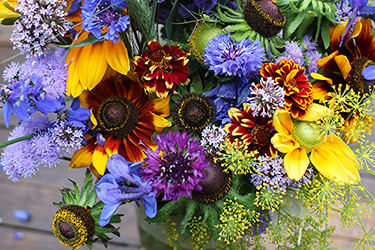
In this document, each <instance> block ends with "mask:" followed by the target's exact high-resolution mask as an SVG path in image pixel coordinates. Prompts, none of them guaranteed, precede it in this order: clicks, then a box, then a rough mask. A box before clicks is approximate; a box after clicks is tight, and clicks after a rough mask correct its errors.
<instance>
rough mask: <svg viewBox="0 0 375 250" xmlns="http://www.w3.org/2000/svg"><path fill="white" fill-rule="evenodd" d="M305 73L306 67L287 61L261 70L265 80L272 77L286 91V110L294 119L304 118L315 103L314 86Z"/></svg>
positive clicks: (264, 65)
mask: <svg viewBox="0 0 375 250" xmlns="http://www.w3.org/2000/svg"><path fill="white" fill-rule="evenodd" d="M304 73H305V68H304V67H301V66H300V65H298V64H296V63H295V62H293V60H286V59H282V60H281V61H280V62H279V63H278V64H274V63H264V64H263V65H262V69H261V70H260V74H261V75H262V76H263V77H264V78H266V79H267V78H268V77H272V79H274V80H275V82H277V83H278V84H279V85H280V87H282V88H283V89H284V92H285V98H284V100H285V106H284V109H285V110H287V111H290V113H291V115H292V117H293V118H301V117H303V116H304V115H305V114H306V113H307V111H308V110H309V107H310V106H311V105H312V103H313V89H312V85H311V83H309V81H308V78H307V77H306V75H305V74H304Z"/></svg>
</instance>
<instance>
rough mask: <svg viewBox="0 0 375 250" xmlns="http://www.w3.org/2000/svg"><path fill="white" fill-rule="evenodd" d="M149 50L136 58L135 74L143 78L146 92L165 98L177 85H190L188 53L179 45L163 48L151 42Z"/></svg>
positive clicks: (155, 42) (154, 41)
mask: <svg viewBox="0 0 375 250" xmlns="http://www.w3.org/2000/svg"><path fill="white" fill-rule="evenodd" d="M148 48H149V50H145V52H144V53H143V55H142V56H136V57H135V58H134V61H135V64H136V66H137V67H136V69H135V73H137V74H139V75H141V76H142V80H143V82H144V88H145V91H147V92H148V93H155V94H156V96H157V97H159V98H165V97H167V96H168V94H169V90H171V91H173V90H174V89H175V88H176V85H187V84H189V82H190V80H189V78H188V75H189V70H188V67H187V63H188V62H189V59H187V57H188V56H189V54H188V53H185V52H184V51H183V50H181V48H180V46H178V45H177V46H170V45H168V44H166V45H164V46H161V45H160V44H159V43H158V42H157V41H156V40H153V41H151V42H149V43H148Z"/></svg>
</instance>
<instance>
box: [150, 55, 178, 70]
mask: <svg viewBox="0 0 375 250" xmlns="http://www.w3.org/2000/svg"><path fill="white" fill-rule="evenodd" d="M171 59H172V57H171V56H167V55H166V53H165V51H164V50H156V51H154V52H152V54H151V55H150V61H151V65H153V66H156V67H158V68H160V69H162V70H163V71H167V72H172V69H173V68H172V66H171V65H170V64H169V62H170V61H171Z"/></svg>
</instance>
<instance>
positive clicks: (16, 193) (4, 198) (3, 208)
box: [0, 26, 375, 250]
mask: <svg viewBox="0 0 375 250" xmlns="http://www.w3.org/2000/svg"><path fill="white" fill-rule="evenodd" d="M12 30H13V27H12V26H10V27H4V26H1V28H0V72H1V74H2V72H3V70H4V68H5V67H6V66H7V65H8V64H9V63H10V62H11V61H14V62H22V61H24V57H23V56H21V55H19V53H18V52H17V51H13V49H12V45H11V43H10V41H9V37H10V35H11V33H12ZM0 83H3V80H2V78H0ZM17 121H18V120H17V119H12V120H11V124H10V127H9V128H6V126H5V124H4V119H3V116H2V115H0V143H3V142H5V141H7V139H8V136H9V135H10V132H11V131H12V129H13V128H14V126H15V125H16V123H17ZM0 151H2V150H1V149H0ZM68 167H69V163H68V162H66V161H63V162H62V163H61V164H60V165H59V166H58V167H56V168H44V167H41V168H40V169H39V172H38V173H37V174H36V175H35V176H33V177H32V178H29V179H22V180H21V181H20V182H18V183H13V182H12V181H11V180H10V179H8V178H7V176H6V175H5V173H4V172H3V171H1V170H0V250H8V249H22V250H60V249H61V250H66V249H68V247H65V246H64V245H62V244H61V243H60V242H59V241H58V239H57V238H55V236H54V235H53V232H52V225H51V223H52V221H53V217H54V214H55V213H56V211H57V208H56V207H55V206H54V205H53V204H52V203H53V202H59V201H60V200H61V194H60V192H59V188H62V187H63V186H64V187H68V188H71V187H72V185H71V183H70V182H69V181H68V178H69V179H72V180H75V181H76V182H77V183H78V184H79V185H80V186H82V183H83V178H84V173H85V169H72V170H69V171H68ZM361 177H362V183H363V185H364V186H365V187H366V188H368V189H369V190H370V192H371V193H372V194H375V188H374V185H373V183H374V180H375V177H371V176H370V175H369V174H366V173H361ZM136 209H137V207H136V205H134V204H133V205H129V204H128V205H126V206H121V207H120V209H119V210H118V212H119V213H122V214H124V216H123V217H122V222H121V224H119V226H120V228H121V229H120V233H121V237H120V238H118V237H116V236H114V235H113V238H114V239H113V240H112V241H110V244H109V247H108V249H110V250H116V249H122V250H135V249H141V247H140V242H139V233H138V226H137V218H136ZM16 210H27V211H29V212H30V218H29V219H28V220H27V221H20V220H18V219H16V217H15V216H14V211H16ZM335 217H336V218H337V217H339V215H338V214H335ZM374 222H375V220H374V219H373V218H371V219H370V220H364V223H365V224H364V226H365V227H366V228H370V227H371V226H372V225H374V224H375V223H374ZM330 225H336V228H337V229H336V232H335V234H334V238H333V239H334V241H335V242H334V243H333V244H332V245H331V247H334V248H338V247H340V249H341V250H350V249H354V248H353V247H352V245H353V244H354V243H355V238H354V236H355V235H358V234H359V232H360V231H361V228H360V227H358V226H355V227H353V228H351V229H344V228H341V227H340V222H339V220H338V219H332V220H330ZM116 226H117V225H116ZM82 249H88V248H87V247H86V246H83V247H82ZM92 249H94V250H99V249H105V247H104V246H103V245H102V244H101V243H100V242H97V243H95V244H94V245H93V248H92ZM269 249H273V248H272V247H270V248H269ZM156 250H163V249H156Z"/></svg>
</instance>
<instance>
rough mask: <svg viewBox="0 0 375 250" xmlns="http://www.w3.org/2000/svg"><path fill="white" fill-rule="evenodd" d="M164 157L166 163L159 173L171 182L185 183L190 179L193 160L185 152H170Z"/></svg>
mask: <svg viewBox="0 0 375 250" xmlns="http://www.w3.org/2000/svg"><path fill="white" fill-rule="evenodd" d="M163 157H164V164H163V166H162V167H161V168H160V169H161V172H160V174H159V175H160V176H162V177H163V178H164V179H165V180H166V181H167V182H169V183H170V184H184V183H185V182H186V181H187V180H188V175H189V172H190V169H191V167H190V163H191V161H190V160H189V159H186V158H185V157H184V155H183V154H176V153H169V154H166V155H164V156H163Z"/></svg>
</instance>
